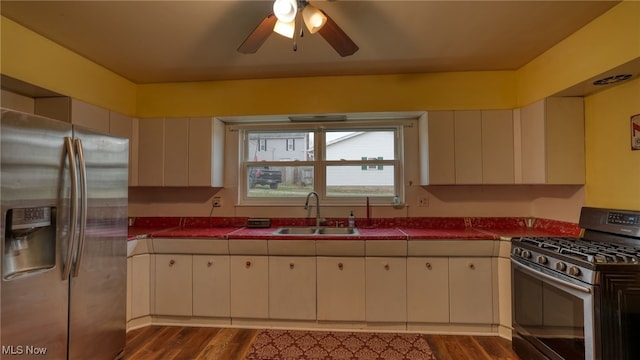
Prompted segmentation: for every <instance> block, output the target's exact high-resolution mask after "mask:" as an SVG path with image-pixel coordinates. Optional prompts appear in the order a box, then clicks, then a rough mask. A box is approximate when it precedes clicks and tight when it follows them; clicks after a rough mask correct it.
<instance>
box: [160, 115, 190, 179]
mask: <svg viewBox="0 0 640 360" xmlns="http://www.w3.org/2000/svg"><path fill="white" fill-rule="evenodd" d="M187 185H189V119H183V118H176V119H165V120H164V186H187Z"/></svg>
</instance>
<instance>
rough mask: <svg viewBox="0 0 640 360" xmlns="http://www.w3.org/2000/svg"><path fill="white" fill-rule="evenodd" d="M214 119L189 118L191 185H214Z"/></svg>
mask: <svg viewBox="0 0 640 360" xmlns="http://www.w3.org/2000/svg"><path fill="white" fill-rule="evenodd" d="M213 121H214V120H213V119H212V118H192V119H189V186H214V185H213V184H212V179H211V177H212V173H211V171H212V165H213V147H212V142H213Z"/></svg>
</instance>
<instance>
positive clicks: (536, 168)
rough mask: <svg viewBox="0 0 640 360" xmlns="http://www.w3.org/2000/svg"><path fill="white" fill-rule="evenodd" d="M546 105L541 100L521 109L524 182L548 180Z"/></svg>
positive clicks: (535, 182)
mask: <svg viewBox="0 0 640 360" xmlns="http://www.w3.org/2000/svg"><path fill="white" fill-rule="evenodd" d="M544 116H545V105H544V100H540V101H538V102H535V103H533V104H531V105H527V106H525V107H523V108H522V109H521V110H520V122H521V132H522V182H523V183H525V184H544V183H546V182H547V168H546V167H547V163H546V157H547V151H546V147H545V132H546V129H545V121H544Z"/></svg>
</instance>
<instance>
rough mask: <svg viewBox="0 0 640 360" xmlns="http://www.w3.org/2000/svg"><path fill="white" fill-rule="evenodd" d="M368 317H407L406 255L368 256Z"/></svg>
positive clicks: (394, 319) (387, 319) (386, 319)
mask: <svg viewBox="0 0 640 360" xmlns="http://www.w3.org/2000/svg"><path fill="white" fill-rule="evenodd" d="M365 283H366V285H365V289H366V290H365V291H366V297H365V302H366V305H365V310H366V320H367V321H373V322H406V321H407V260H406V258H387V257H367V258H366V280H365Z"/></svg>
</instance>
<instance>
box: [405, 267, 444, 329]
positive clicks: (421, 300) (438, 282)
mask: <svg viewBox="0 0 640 360" xmlns="http://www.w3.org/2000/svg"><path fill="white" fill-rule="evenodd" d="M407 320H408V321H409V322H420V323H448V322H449V258H446V257H410V258H407Z"/></svg>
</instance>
